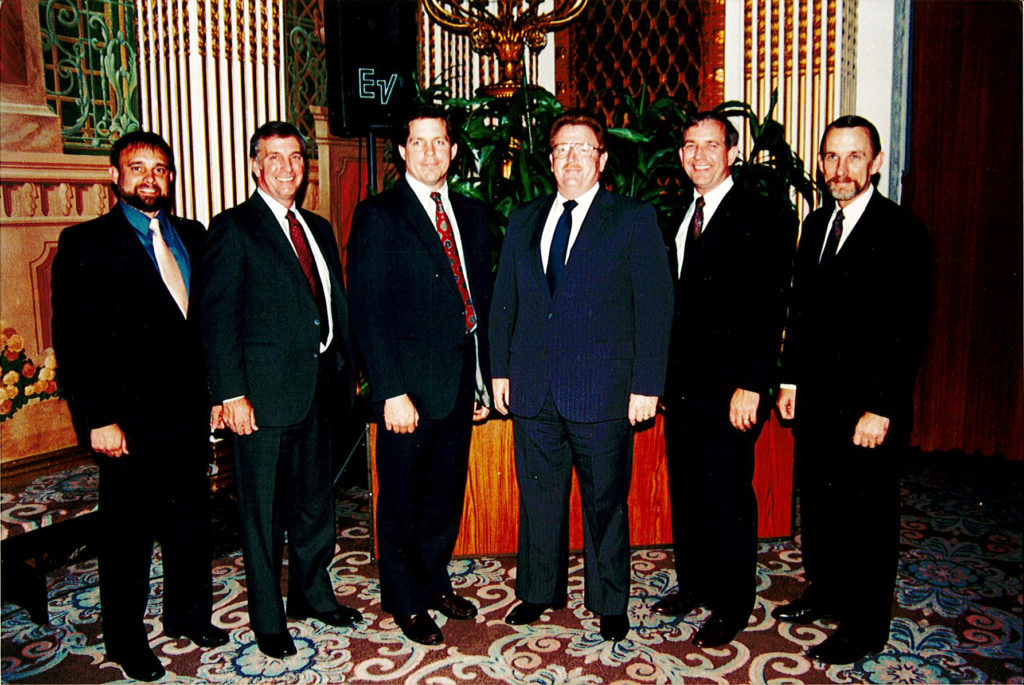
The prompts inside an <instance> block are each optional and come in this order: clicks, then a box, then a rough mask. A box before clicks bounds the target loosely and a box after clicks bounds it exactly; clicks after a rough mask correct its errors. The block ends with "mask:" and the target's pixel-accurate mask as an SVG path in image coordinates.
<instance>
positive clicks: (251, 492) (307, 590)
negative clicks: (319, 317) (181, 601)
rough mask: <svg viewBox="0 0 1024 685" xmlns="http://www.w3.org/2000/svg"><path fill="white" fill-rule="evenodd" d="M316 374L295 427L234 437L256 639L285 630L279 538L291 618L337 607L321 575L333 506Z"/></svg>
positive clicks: (326, 414)
mask: <svg viewBox="0 0 1024 685" xmlns="http://www.w3.org/2000/svg"><path fill="white" fill-rule="evenodd" d="M327 357H328V354H327V353H325V354H324V355H321V358H322V359H324V358H327ZM320 366H321V368H320V373H319V374H318V378H317V385H316V389H315V391H314V397H313V401H312V404H311V407H310V410H309V413H308V414H307V415H306V417H305V418H304V419H303V420H302V421H301V422H299V423H297V424H294V425H291V426H260V428H259V430H258V431H255V432H253V433H252V434H251V435H239V436H235V464H236V469H235V471H236V484H237V488H238V506H239V514H240V518H241V522H242V526H241V528H242V550H243V559H244V563H245V575H246V582H247V585H248V588H247V590H248V601H249V616H250V620H251V622H252V628H253V630H254V631H256V632H258V633H267V634H269V633H283V632H285V631H286V629H287V628H286V626H287V624H286V619H285V610H284V605H283V601H282V594H281V561H282V555H283V550H284V538H285V531H286V530H287V533H288V605H289V609H290V611H291V612H292V613H326V612H330V611H333V610H334V609H336V608H337V606H338V602H337V599H336V598H335V595H334V586H333V583H332V582H331V577H330V573H329V571H328V567H329V565H330V563H331V560H332V559H333V557H334V542H335V541H334V499H333V493H332V491H331V488H330V487H325V486H324V483H330V482H331V455H330V441H329V439H328V438H329V435H330V424H329V419H330V417H331V407H332V400H333V399H334V392H333V390H334V388H333V385H334V382H333V380H332V376H331V373H330V372H329V370H328V368H327V366H328V362H326V361H322V362H321V365H320ZM256 421H257V424H258V423H259V413H258V412H257V414H256ZM270 474H275V475H274V476H273V477H272V476H270Z"/></svg>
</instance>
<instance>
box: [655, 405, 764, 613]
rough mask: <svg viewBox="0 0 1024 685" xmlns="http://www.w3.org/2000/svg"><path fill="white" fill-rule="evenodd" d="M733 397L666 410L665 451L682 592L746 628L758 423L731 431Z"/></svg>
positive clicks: (753, 585)
mask: <svg viewBox="0 0 1024 685" xmlns="http://www.w3.org/2000/svg"><path fill="white" fill-rule="evenodd" d="M731 396H732V392H731V391H729V392H726V391H724V390H723V391H721V392H718V393H713V394H712V393H707V394H704V395H699V394H698V396H697V398H696V399H687V400H680V401H676V402H671V403H668V404H667V405H666V412H665V452H666V458H667V460H668V461H667V466H668V485H669V499H670V502H671V508H672V551H673V554H674V556H675V567H676V577H677V579H678V581H679V590H680V591H682V592H692V593H693V594H694V595H695V597H697V598H698V599H699V600H700V601H702V602H704V604H705V605H706V606H707V607H708V608H709V609H711V610H712V611H713V612H715V613H716V615H718V616H720V617H721V618H723V619H725V620H726V621H729V622H730V623H731V624H733V625H734V626H735V627H736V628H737V629H743V628H744V627H745V626H746V625H747V619H748V618H749V617H750V613H751V611H752V610H753V608H754V602H755V600H756V594H757V498H756V496H755V494H754V486H753V480H754V443H756V442H757V436H758V435H759V434H760V431H761V424H760V423H758V425H757V426H756V427H753V428H751V429H750V430H748V431H739V430H737V429H736V428H734V427H733V426H732V424H731V423H729V401H730V398H731ZM764 401H767V399H766V398H762V402H764Z"/></svg>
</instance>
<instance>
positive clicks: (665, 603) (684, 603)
mask: <svg viewBox="0 0 1024 685" xmlns="http://www.w3.org/2000/svg"><path fill="white" fill-rule="evenodd" d="M701 604H703V602H701V601H700V600H698V599H696V598H694V596H693V595H692V594H690V593H689V592H673V593H672V594H671V595H666V596H664V597H662V598H661V599H659V600H658V601H657V602H655V603H654V606H652V607H651V611H653V612H654V613H656V614H661V615H662V616H686V615H687V614H688V613H690V612H691V611H693V610H694V609H696V608H697V607H699V606H700V605H701Z"/></svg>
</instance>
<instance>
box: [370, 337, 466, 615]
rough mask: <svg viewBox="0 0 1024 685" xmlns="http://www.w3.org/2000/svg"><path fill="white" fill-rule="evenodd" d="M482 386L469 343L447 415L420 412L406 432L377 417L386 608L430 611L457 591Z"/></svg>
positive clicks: (397, 611) (407, 612) (383, 602)
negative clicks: (452, 565) (458, 544)
mask: <svg viewBox="0 0 1024 685" xmlns="http://www.w3.org/2000/svg"><path fill="white" fill-rule="evenodd" d="M475 387H476V352H475V348H474V346H473V345H472V344H468V345H466V347H465V350H464V351H463V363H462V370H461V378H460V381H459V390H458V394H457V397H456V399H455V404H454V406H453V408H452V411H451V412H450V413H449V414H448V415H447V416H445V417H443V418H440V419H429V418H424V417H423V416H422V415H421V416H420V421H419V425H418V426H417V427H416V430H415V431H413V432H412V433H406V434H397V433H393V432H391V431H389V430H387V429H386V428H385V427H384V422H383V417H378V421H377V444H376V450H377V482H378V487H379V493H378V498H377V547H378V553H379V555H380V584H381V608H382V609H383V610H384V611H386V612H388V613H391V614H397V615H402V616H410V615H413V614H419V613H423V612H424V611H426V609H427V605H428V604H429V602H430V601H431V600H432V599H435V598H437V597H439V596H441V595H443V594H447V593H449V592H451V591H452V584H451V579H450V577H449V575H448V562H449V561H450V560H451V555H452V551H453V550H454V549H455V541H456V539H457V538H458V535H459V524H460V523H461V520H462V509H463V503H464V501H465V496H466V479H467V476H468V473H469V442H470V438H471V436H472V429H473V424H472V415H473V403H474V396H475V393H474V389H475ZM413 401H414V402H415V399H414V400H413Z"/></svg>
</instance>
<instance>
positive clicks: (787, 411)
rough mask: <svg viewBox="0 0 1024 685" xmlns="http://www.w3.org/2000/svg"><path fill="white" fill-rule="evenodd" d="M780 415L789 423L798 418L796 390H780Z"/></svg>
mask: <svg viewBox="0 0 1024 685" xmlns="http://www.w3.org/2000/svg"><path fill="white" fill-rule="evenodd" d="M777 404H778V405H779V415H780V416H782V418H783V419H785V420H787V421H789V420H791V419H792V418H793V417H794V416H796V389H795V388H779V401H778V403H777Z"/></svg>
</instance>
